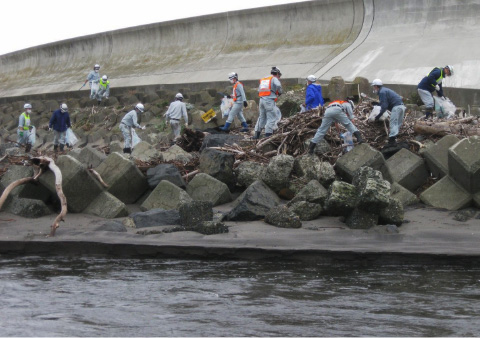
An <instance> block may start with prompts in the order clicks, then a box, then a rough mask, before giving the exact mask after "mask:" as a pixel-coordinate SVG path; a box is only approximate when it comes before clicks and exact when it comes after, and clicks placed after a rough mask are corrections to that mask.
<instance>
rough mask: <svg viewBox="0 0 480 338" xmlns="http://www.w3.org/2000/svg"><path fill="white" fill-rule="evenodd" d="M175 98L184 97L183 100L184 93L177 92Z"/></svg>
mask: <svg viewBox="0 0 480 338" xmlns="http://www.w3.org/2000/svg"><path fill="white" fill-rule="evenodd" d="M175 98H176V99H182V100H183V95H182V93H177V95H175Z"/></svg>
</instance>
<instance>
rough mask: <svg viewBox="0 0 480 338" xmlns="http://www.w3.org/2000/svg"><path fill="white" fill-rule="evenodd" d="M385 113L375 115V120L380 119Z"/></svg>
mask: <svg viewBox="0 0 480 338" xmlns="http://www.w3.org/2000/svg"><path fill="white" fill-rule="evenodd" d="M382 115H383V114H378V115H377V116H375V121H379V120H380V118H381V117H382Z"/></svg>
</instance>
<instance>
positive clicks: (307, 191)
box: [289, 180, 328, 206]
mask: <svg viewBox="0 0 480 338" xmlns="http://www.w3.org/2000/svg"><path fill="white" fill-rule="evenodd" d="M327 195H328V190H327V189H325V188H324V187H323V186H322V185H321V184H320V182H318V181H317V180H311V181H310V182H308V183H307V185H305V186H304V187H303V188H302V190H300V191H299V192H298V194H297V195H296V196H295V197H294V198H293V199H292V200H291V201H290V202H289V205H292V204H294V203H297V202H300V201H306V202H309V203H315V204H320V205H322V206H323V205H324V204H325V199H326V198H327Z"/></svg>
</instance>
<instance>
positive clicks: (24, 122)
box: [17, 103, 33, 153]
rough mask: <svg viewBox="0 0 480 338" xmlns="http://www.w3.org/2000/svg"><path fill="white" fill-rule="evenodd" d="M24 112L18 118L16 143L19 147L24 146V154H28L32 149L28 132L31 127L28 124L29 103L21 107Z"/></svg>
mask: <svg viewBox="0 0 480 338" xmlns="http://www.w3.org/2000/svg"><path fill="white" fill-rule="evenodd" d="M23 109H24V112H23V113H21V114H20V116H19V118H18V129H17V143H18V144H19V145H22V144H25V152H26V153H28V152H29V151H30V149H32V144H31V143H30V140H29V139H30V132H31V129H32V128H33V126H32V125H31V122H30V114H31V113H32V105H31V104H30V103H25V105H24V106H23Z"/></svg>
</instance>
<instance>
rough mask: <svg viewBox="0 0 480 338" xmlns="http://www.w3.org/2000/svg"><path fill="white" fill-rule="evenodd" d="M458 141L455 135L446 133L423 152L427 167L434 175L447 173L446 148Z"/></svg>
mask: <svg viewBox="0 0 480 338" xmlns="http://www.w3.org/2000/svg"><path fill="white" fill-rule="evenodd" d="M459 141H460V139H459V138H458V137H456V136H455V135H447V136H444V137H442V138H441V139H440V140H439V141H438V142H437V143H435V144H434V145H432V146H430V147H428V148H427V149H426V150H425V151H424V152H423V157H424V158H425V162H426V163H427V166H428V169H429V170H430V172H431V173H432V175H433V176H434V177H439V178H442V177H444V176H446V175H448V149H449V148H450V147H451V146H453V145H454V144H456V143H458V142H459Z"/></svg>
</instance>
